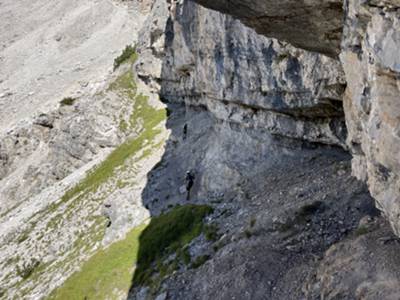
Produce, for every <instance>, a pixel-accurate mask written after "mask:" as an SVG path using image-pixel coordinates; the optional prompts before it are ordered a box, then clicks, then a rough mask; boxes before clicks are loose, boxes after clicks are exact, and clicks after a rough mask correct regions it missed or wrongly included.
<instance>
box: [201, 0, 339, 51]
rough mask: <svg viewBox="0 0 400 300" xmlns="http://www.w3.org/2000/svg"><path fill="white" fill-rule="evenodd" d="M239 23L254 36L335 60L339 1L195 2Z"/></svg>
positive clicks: (249, 0)
mask: <svg viewBox="0 0 400 300" xmlns="http://www.w3.org/2000/svg"><path fill="white" fill-rule="evenodd" d="M195 1H196V2H197V3H200V4H201V5H204V6H206V7H208V8H212V9H215V10H219V11H221V12H224V13H227V14H230V15H232V16H234V17H236V18H238V19H240V20H241V21H242V22H243V23H244V24H246V25H248V26H250V27H252V28H254V29H255V30H256V31H257V32H258V33H260V34H263V35H266V36H269V37H274V38H277V39H279V40H283V41H288V42H290V43H292V44H293V45H295V46H297V47H300V48H304V49H307V50H310V51H315V52H319V53H323V54H326V55H329V56H337V55H338V54H339V52H340V41H341V34H342V28H343V22H342V21H343V8H342V6H343V0H322V1H321V0H308V1H306V0H301V1H299V0H284V1H275V0H256V1H254V0H246V1H243V0H234V1H229V0H195Z"/></svg>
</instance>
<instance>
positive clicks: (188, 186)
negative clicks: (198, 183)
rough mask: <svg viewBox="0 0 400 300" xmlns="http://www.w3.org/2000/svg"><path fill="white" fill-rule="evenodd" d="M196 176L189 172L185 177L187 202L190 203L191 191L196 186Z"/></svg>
mask: <svg viewBox="0 0 400 300" xmlns="http://www.w3.org/2000/svg"><path fill="white" fill-rule="evenodd" d="M194 178H195V176H194V174H193V172H192V171H187V172H186V177H185V182H186V193H187V195H186V200H187V201H189V200H190V191H191V189H192V187H193V184H194Z"/></svg>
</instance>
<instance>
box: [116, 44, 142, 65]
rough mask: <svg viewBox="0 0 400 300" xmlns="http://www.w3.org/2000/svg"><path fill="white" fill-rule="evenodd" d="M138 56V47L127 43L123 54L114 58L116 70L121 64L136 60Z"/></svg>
mask: <svg viewBox="0 0 400 300" xmlns="http://www.w3.org/2000/svg"><path fill="white" fill-rule="evenodd" d="M136 57H137V54H136V47H135V46H131V45H127V46H126V47H125V49H124V50H123V51H122V53H121V55H120V56H118V57H117V58H115V59H114V71H115V70H116V69H118V67H119V66H120V65H122V64H123V63H124V62H126V61H128V60H132V61H135V60H136Z"/></svg>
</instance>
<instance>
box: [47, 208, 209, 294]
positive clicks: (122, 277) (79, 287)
mask: <svg viewBox="0 0 400 300" xmlns="http://www.w3.org/2000/svg"><path fill="white" fill-rule="evenodd" d="M211 212H212V208H211V207H209V206H205V205H185V206H177V207H176V208H174V209H172V210H171V211H170V212H168V213H164V214H162V215H160V216H158V217H154V218H153V219H152V220H151V222H150V224H149V225H148V226H147V227H146V225H141V226H139V227H136V228H134V229H133V230H132V231H131V232H130V233H129V234H128V235H127V236H126V238H125V239H124V240H121V241H119V242H116V243H114V244H112V245H111V246H109V247H108V248H107V249H105V250H100V251H99V252H97V253H96V254H95V255H94V256H92V257H91V258H90V260H89V261H87V262H86V263H85V264H84V265H83V266H82V268H81V270H80V271H78V272H76V273H75V274H73V275H72V276H71V277H70V278H69V279H68V280H67V281H66V282H65V283H64V285H63V286H62V287H60V288H59V289H57V290H55V291H54V292H53V293H52V294H51V295H50V297H49V299H52V300H75V299H116V298H118V299H119V298H123V297H126V295H127V294H128V292H129V288H130V286H131V284H132V277H133V284H134V285H137V284H142V283H145V282H146V280H147V282H146V283H148V280H149V278H150V276H151V275H152V274H153V273H154V272H157V271H160V270H158V269H157V267H156V266H157V264H155V262H156V261H157V260H158V259H161V258H163V257H165V256H166V255H168V254H170V253H172V252H174V251H178V250H179V249H181V248H182V247H183V246H185V245H187V244H188V243H190V242H191V241H192V240H193V239H194V238H195V237H197V236H198V235H199V234H200V233H201V232H202V228H203V219H204V217H205V216H206V215H207V214H209V213H211ZM188 255H189V260H190V254H188ZM135 265H136V266H137V268H136V270H135ZM133 274H135V275H133Z"/></svg>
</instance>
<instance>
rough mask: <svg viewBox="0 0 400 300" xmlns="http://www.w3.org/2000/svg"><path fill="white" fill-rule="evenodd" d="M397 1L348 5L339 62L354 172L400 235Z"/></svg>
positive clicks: (399, 21)
mask: <svg viewBox="0 0 400 300" xmlns="http://www.w3.org/2000/svg"><path fill="white" fill-rule="evenodd" d="M399 9H400V1H369V2H367V3H364V2H363V1H350V3H349V7H348V12H347V19H346V27H345V34H344V40H343V51H342V54H341V61H342V63H343V67H344V70H345V72H346V78H347V82H348V89H347V92H346V96H345V101H344V103H345V105H344V107H345V111H346V121H347V127H348V129H349V139H348V144H349V146H350V147H351V149H352V153H353V157H354V159H353V172H354V174H355V175H356V176H357V177H358V178H360V179H363V180H367V181H368V184H369V187H370V191H371V193H372V195H373V196H374V197H375V199H376V200H377V204H378V207H379V208H380V209H381V210H382V211H383V212H384V213H385V215H386V216H387V218H388V219H389V221H390V223H391V224H392V226H393V228H394V230H395V232H396V234H397V235H400V218H399V217H400V194H399V187H400V178H399V176H400V160H399V159H400V156H399V150H400V134H399V128H400V108H399V96H400V52H399V50H398V49H399V47H400V14H399Z"/></svg>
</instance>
